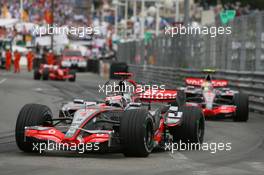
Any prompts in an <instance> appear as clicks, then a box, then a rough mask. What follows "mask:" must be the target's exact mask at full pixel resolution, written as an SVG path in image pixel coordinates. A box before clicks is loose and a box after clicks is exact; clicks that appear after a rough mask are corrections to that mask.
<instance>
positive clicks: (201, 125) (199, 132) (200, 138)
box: [197, 118, 204, 143]
mask: <svg viewBox="0 0 264 175" xmlns="http://www.w3.org/2000/svg"><path fill="white" fill-rule="evenodd" d="M203 136H204V122H203V119H202V118H200V120H198V121H197V141H198V142H199V143H202V142H203Z"/></svg>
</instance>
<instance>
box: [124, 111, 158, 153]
mask: <svg viewBox="0 0 264 175" xmlns="http://www.w3.org/2000/svg"><path fill="white" fill-rule="evenodd" d="M120 137H121V144H122V146H123V153H124V155H125V156H127V157H147V156H148V155H149V154H150V153H151V151H152V149H153V138H154V130H153V120H152V117H151V116H150V115H149V114H148V111H147V110H144V109H131V110H127V111H125V112H124V115H123V116H122V118H121V122H120Z"/></svg>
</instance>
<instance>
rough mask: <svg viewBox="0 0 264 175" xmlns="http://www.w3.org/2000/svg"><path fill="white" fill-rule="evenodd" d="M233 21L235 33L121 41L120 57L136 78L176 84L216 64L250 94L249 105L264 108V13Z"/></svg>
mask: <svg viewBox="0 0 264 175" xmlns="http://www.w3.org/2000/svg"><path fill="white" fill-rule="evenodd" d="M215 26H216V27H219V26H220V24H219V22H217V23H216V24H215ZM228 26H231V27H232V34H230V35H217V36H216V37H211V36H210V35H176V36H174V37H171V36H166V35H162V36H159V37H158V38H154V39H152V40H151V41H150V42H148V43H147V44H146V43H144V41H131V42H126V43H121V44H119V46H118V52H117V58H118V60H119V61H121V62H126V63H128V64H129V67H130V71H131V72H134V74H135V77H136V79H137V80H139V81H144V82H148V83H155V84H165V85H167V86H169V87H174V88H175V87H178V86H182V85H183V83H184V78H185V77H190V76H197V77H201V76H204V73H202V71H201V70H202V69H204V68H213V69H216V70H217V73H216V74H215V77H216V78H223V79H227V80H229V81H230V86H231V87H232V88H235V89H238V90H240V91H243V92H245V93H247V94H249V95H250V108H251V109H252V110H254V111H261V112H264V100H263V99H264V13H263V12H257V13H254V14H251V15H248V16H241V17H237V18H235V20H233V21H232V22H230V23H229V24H228Z"/></svg>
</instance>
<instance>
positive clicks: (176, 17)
mask: <svg viewBox="0 0 264 175" xmlns="http://www.w3.org/2000/svg"><path fill="white" fill-rule="evenodd" d="M175 9H176V12H175V22H179V0H175Z"/></svg>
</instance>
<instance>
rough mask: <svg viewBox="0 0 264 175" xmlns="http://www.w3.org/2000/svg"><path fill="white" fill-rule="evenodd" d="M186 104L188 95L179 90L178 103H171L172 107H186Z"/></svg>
mask: <svg viewBox="0 0 264 175" xmlns="http://www.w3.org/2000/svg"><path fill="white" fill-rule="evenodd" d="M185 103H186V94H185V92H184V91H182V90H177V96H176V101H175V102H172V103H171V106H179V107H180V106H184V105H185Z"/></svg>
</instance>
